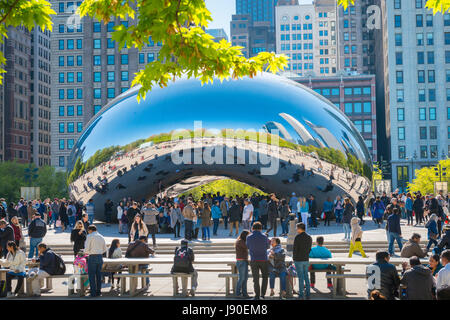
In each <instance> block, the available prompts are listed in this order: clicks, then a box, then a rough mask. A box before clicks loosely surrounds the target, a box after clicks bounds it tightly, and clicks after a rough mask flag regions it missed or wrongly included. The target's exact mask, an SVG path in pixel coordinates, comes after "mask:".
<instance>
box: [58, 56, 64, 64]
mask: <svg viewBox="0 0 450 320" xmlns="http://www.w3.org/2000/svg"><path fill="white" fill-rule="evenodd" d="M59 66H60V67H64V56H59Z"/></svg>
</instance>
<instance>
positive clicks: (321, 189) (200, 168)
mask: <svg viewBox="0 0 450 320" xmlns="http://www.w3.org/2000/svg"><path fill="white" fill-rule="evenodd" d="M138 90H139V87H134V88H132V89H130V90H128V91H127V92H125V93H123V94H121V95H120V96H118V97H117V98H115V99H114V100H113V101H111V102H110V103H108V105H106V106H105V107H103V108H102V110H101V111H100V112H99V113H98V114H97V115H95V116H94V117H93V118H92V119H91V121H90V122H89V123H88V125H87V126H86V128H85V130H84V132H83V133H82V134H81V136H80V138H79V140H78V141H77V143H76V144H75V147H74V148H73V151H72V153H71V156H70V161H69V163H70V165H69V182H70V192H71V197H72V198H73V199H76V200H81V201H83V203H86V202H87V201H88V200H89V199H91V198H92V199H94V202H95V204H96V207H97V208H100V209H99V210H96V218H97V219H102V218H103V203H104V202H105V201H106V200H107V199H111V200H112V201H114V202H116V203H117V201H118V200H119V199H123V198H124V197H128V196H132V197H133V198H134V199H143V198H145V199H149V198H150V197H152V196H154V195H157V194H159V193H161V194H169V195H175V194H178V193H181V192H183V191H186V190H188V189H190V188H193V187H195V186H197V185H200V184H203V183H205V182H208V181H211V180H214V179H220V178H224V177H228V178H231V179H235V180H238V181H241V182H244V183H247V184H249V185H252V186H254V187H257V188H259V189H261V190H262V191H264V192H268V193H269V192H274V193H276V194H277V195H279V196H280V197H281V196H288V195H290V194H291V193H292V192H296V194H297V195H299V194H300V195H305V196H306V195H308V194H310V193H312V194H314V195H315V196H316V198H317V200H318V204H319V206H320V207H321V205H322V203H323V201H324V200H325V199H326V198H327V197H332V198H333V197H335V196H336V195H347V196H350V197H352V198H353V199H357V197H358V196H359V195H365V194H367V192H368V191H369V189H370V186H371V182H370V181H371V173H372V163H371V158H370V154H369V151H368V149H367V147H366V145H365V143H364V140H363V139H362V137H361V135H360V134H359V132H358V131H357V129H356V128H355V127H354V126H353V124H352V122H351V121H350V120H349V119H348V118H347V117H346V116H345V115H344V114H343V113H342V112H341V111H340V110H338V109H337V108H336V107H335V106H334V105H333V104H331V103H330V102H329V101H328V100H326V99H325V98H323V97H322V96H320V95H318V94H317V93H315V92H314V91H312V90H310V89H308V88H306V87H304V86H302V85H300V84H298V83H296V82H294V81H291V80H288V79H286V78H283V77H280V76H276V75H271V74H267V73H262V74H261V75H259V76H257V77H255V78H253V79H250V78H243V79H240V80H228V81H223V82H222V83H221V82H220V81H219V80H215V81H214V83H213V84H205V85H201V83H200V81H198V80H196V79H179V80H177V81H176V82H174V83H170V84H169V86H168V87H166V88H159V87H158V88H154V89H153V90H152V91H151V92H150V93H149V94H147V97H146V99H145V100H141V102H140V103H138V102H137V100H136V97H137V93H138Z"/></svg>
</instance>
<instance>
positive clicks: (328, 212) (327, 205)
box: [323, 197, 333, 226]
mask: <svg viewBox="0 0 450 320" xmlns="http://www.w3.org/2000/svg"><path fill="white" fill-rule="evenodd" d="M332 212H333V202H331V198H330V197H328V198H327V201H325V202H324V203H323V213H324V214H325V222H324V226H326V225H327V222H328V226H330V221H331V217H332V215H333V214H332Z"/></svg>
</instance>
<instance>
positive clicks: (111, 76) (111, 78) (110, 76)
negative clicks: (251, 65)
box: [108, 71, 114, 81]
mask: <svg viewBox="0 0 450 320" xmlns="http://www.w3.org/2000/svg"><path fill="white" fill-rule="evenodd" d="M108 81H114V71H108Z"/></svg>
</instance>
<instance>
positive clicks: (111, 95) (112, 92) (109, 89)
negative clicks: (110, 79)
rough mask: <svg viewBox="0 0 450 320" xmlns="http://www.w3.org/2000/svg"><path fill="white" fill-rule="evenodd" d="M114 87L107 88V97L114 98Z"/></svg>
mask: <svg viewBox="0 0 450 320" xmlns="http://www.w3.org/2000/svg"><path fill="white" fill-rule="evenodd" d="M115 91H116V90H115V89H114V88H108V98H114V97H115V96H116V94H115Z"/></svg>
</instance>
